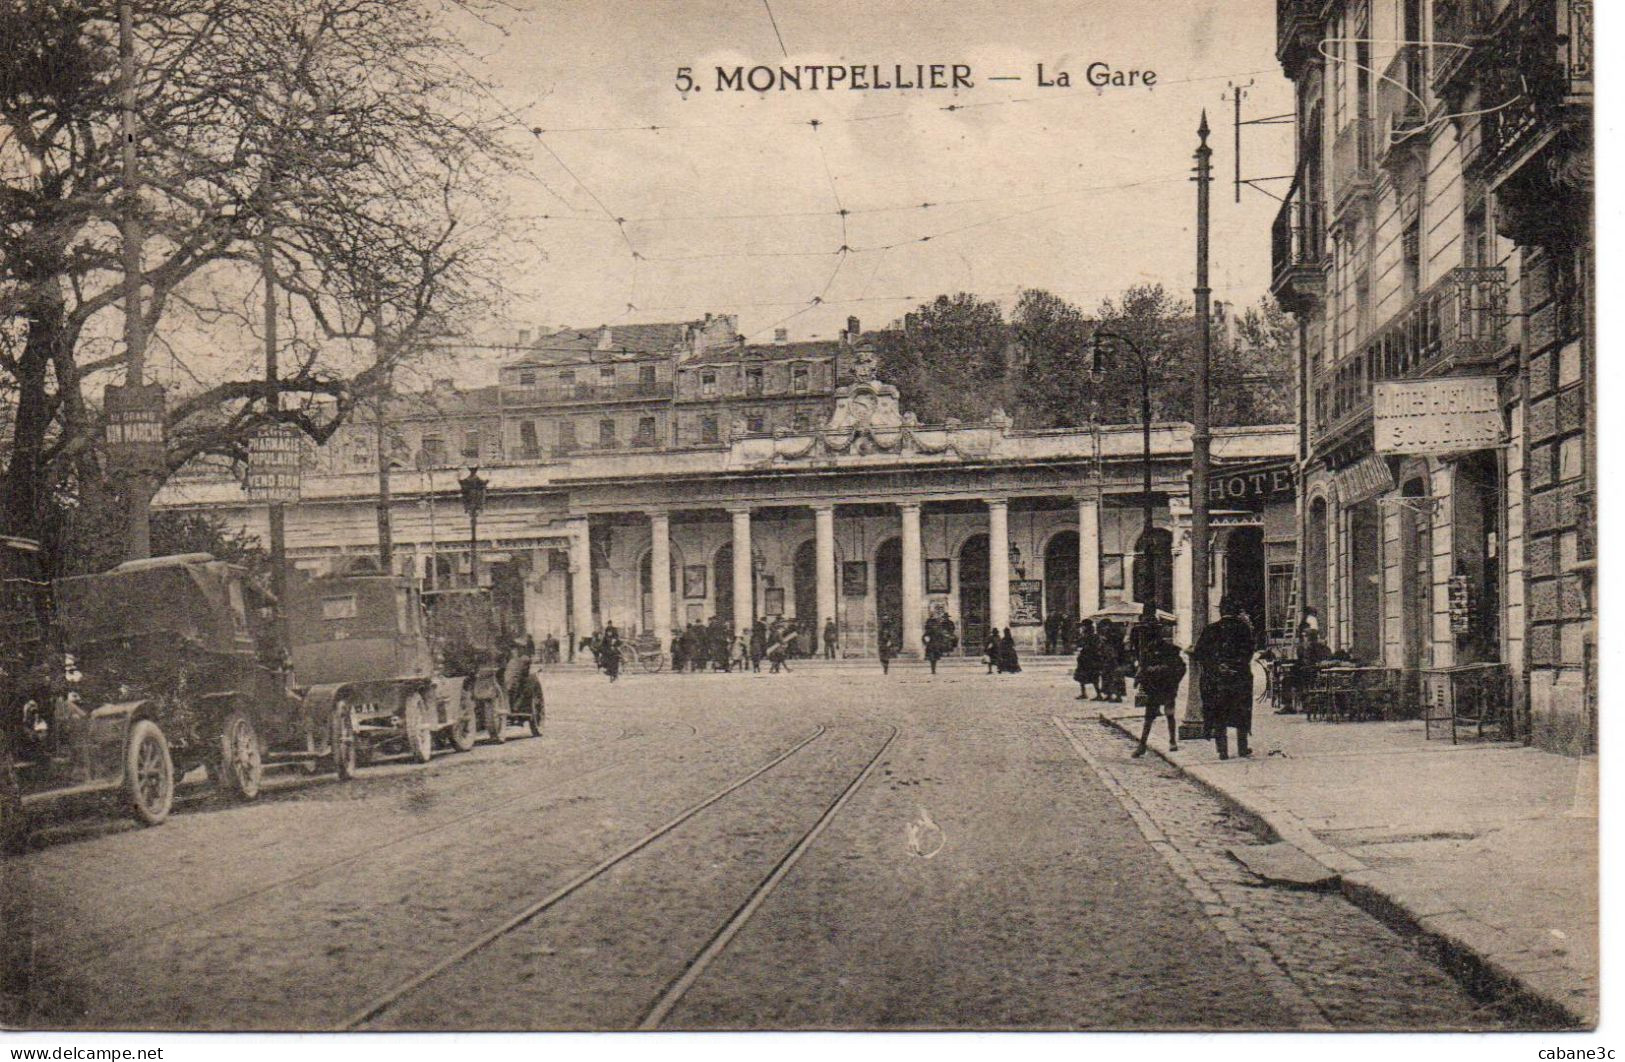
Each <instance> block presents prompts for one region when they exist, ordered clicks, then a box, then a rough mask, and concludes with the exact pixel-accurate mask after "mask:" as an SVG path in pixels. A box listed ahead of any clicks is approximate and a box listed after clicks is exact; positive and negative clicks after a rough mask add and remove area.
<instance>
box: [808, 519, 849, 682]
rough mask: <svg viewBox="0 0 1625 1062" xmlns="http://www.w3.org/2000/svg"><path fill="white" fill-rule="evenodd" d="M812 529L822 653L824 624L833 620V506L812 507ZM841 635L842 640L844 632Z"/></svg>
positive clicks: (819, 637) (819, 635)
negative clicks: (815, 550)
mask: <svg viewBox="0 0 1625 1062" xmlns="http://www.w3.org/2000/svg"><path fill="white" fill-rule="evenodd" d="M813 527H814V534H815V536H816V539H817V542H816V549H817V551H818V552H817V560H818V648H819V650H820V651H822V649H823V647H824V624H826V623H828V622H829V621H830V620H832V619H835V506H833V505H818V506H814V507H813ZM841 634H842V635H843V638H844V635H845V634H846V632H845V631H842V632H841ZM843 644H844V640H843Z"/></svg>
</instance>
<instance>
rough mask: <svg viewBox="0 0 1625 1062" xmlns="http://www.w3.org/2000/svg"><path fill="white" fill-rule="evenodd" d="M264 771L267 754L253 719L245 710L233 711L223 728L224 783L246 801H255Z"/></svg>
mask: <svg viewBox="0 0 1625 1062" xmlns="http://www.w3.org/2000/svg"><path fill="white" fill-rule="evenodd" d="M264 774H265V756H264V752H263V750H262V749H261V748H260V736H259V734H258V733H257V732H256V731H255V730H254V723H253V720H251V719H249V718H248V716H247V715H246V714H245V713H243V712H241V711H236V712H232V713H231V714H230V715H228V716H227V717H226V724H225V726H223V727H221V728H220V784H221V786H222V787H224V788H225V789H226V791H227V792H229V793H232V794H234V795H236V796H237V797H239V798H241V799H243V800H253V799H254V798H255V797H257V796H259V795H260V780H261V778H263V777H264Z"/></svg>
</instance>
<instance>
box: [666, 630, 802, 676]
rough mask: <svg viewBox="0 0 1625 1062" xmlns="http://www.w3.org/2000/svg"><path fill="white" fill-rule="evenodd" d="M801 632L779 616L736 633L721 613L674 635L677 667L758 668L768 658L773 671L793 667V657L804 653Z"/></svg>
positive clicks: (673, 663)
mask: <svg viewBox="0 0 1625 1062" xmlns="http://www.w3.org/2000/svg"><path fill="white" fill-rule="evenodd" d="M800 639H801V632H800V631H799V630H797V629H796V627H795V625H794V624H791V623H787V622H785V621H783V620H781V619H775V620H774V621H773V622H772V623H771V624H769V623H767V622H766V621H764V620H757V621H756V622H755V623H754V624H752V625H751V626H749V627H746V628H744V629H742V630H741V631H740V632H739V633H738V634H737V635H735V634H733V633H732V632H731V631H730V630H729V629H728V625H727V624H726V623H725V622H724V621H723V620H722V618H721V617H720V616H712V617H711V621H710V622H709V623H700V622H698V621H695V622H692V623H690V624H689V625H688V626H687V627H684V628H683V629H682V630H681V631H678V632H677V633H676V634H674V635H673V636H672V639H671V669H672V670H673V671H704V670H706V669H707V668H709V669H710V670H712V671H738V672H747V671H749V672H756V671H760V670H761V669H762V661H764V660H766V661H767V663H768V666H769V668H770V670H771V673H774V674H777V673H778V672H780V671H789V670H790V664H789V661H790V658H791V657H794V656H798V655H800V652H801V647H800Z"/></svg>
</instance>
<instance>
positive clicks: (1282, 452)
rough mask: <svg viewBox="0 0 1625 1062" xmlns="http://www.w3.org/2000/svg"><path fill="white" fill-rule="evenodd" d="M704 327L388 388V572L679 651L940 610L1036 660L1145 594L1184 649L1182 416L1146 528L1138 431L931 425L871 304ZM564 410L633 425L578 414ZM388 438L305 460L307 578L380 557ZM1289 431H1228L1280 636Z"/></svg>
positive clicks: (206, 479)
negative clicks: (463, 488) (772, 333)
mask: <svg viewBox="0 0 1625 1062" xmlns="http://www.w3.org/2000/svg"><path fill="white" fill-rule="evenodd" d="M713 321H720V322H722V324H723V328H721V329H720V330H719V329H717V328H715V327H713V326H712V325H711V322H704V321H701V322H692V323H690V324H689V325H687V326H673V327H667V328H659V327H655V326H637V327H638V328H639V329H641V332H639V333H636V335H638V336H639V337H641V340H642V341H643V345H644V346H645V347H647V346H655V347H657V348H660V349H657V350H653V351H651V350H648V349H642V350H639V349H634V347H635V346H636V345H637V344H636V343H629V337H630V336H631V335H632V333H626V332H622V333H621V334H617V330H615V329H604V330H591V331H585V332H580V333H574V335H575V337H576V338H575V339H573V340H569V342H566V339H567V335H566V333H553V334H550V335H548V336H544V337H542V338H541V339H540V340H538V341H537V347H538V348H554V349H550V350H545V351H544V350H540V349H538V350H534V351H531V352H527V353H525V354H523V355H522V356H520V357H519V358H517V359H515V360H514V361H513V362H512V363H510V364H508V365H505V366H503V367H502V369H501V372H500V374H499V379H500V380H501V381H502V382H501V383H499V384H498V385H497V386H496V387H492V388H483V389H476V390H474V391H471V392H467V393H464V392H458V391H456V390H455V389H454V388H451V387H450V385H449V384H446V385H442V386H440V387H437V388H436V389H435V391H434V393H433V394H432V395H422V396H410V397H405V398H401V399H398V400H396V401H395V402H394V403H392V404H391V405H390V407H389V412H388V413H387V414H386V425H385V427H386V431H387V433H388V435H387V438H386V446H385V447H384V451H385V452H387V453H390V454H393V455H394V457H393V459H392V460H391V461H390V464H391V466H392V468H391V471H390V472H389V473H388V475H389V479H390V482H389V498H390V501H389V506H388V513H389V522H390V533H391V537H392V539H393V544H394V547H393V553H394V556H393V565H394V567H395V569H396V570H397V571H399V572H402V573H411V574H414V575H416V576H418V577H420V578H421V579H422V580H423V581H424V583H425V585H429V586H442V587H444V586H451V585H457V586H466V585H468V584H469V582H470V580H471V579H478V581H479V582H480V584H482V585H488V586H490V587H491V588H492V591H493V594H494V595H495V596H496V597H497V600H498V601H499V602H500V603H501V605H502V607H503V609H504V610H505V612H506V613H507V614H508V615H509V616H510V619H511V621H512V622H513V623H514V625H515V626H516V627H518V626H520V625H522V627H523V629H524V630H526V631H528V632H529V633H530V634H532V635H534V636H535V637H536V638H537V639H538V640H539V641H540V640H542V639H544V638H546V637H547V636H548V635H549V634H552V635H554V636H555V637H557V638H558V639H559V641H560V642H561V643H562V644H564V645H567V646H573V645H575V644H577V643H578V642H579V640H580V639H581V638H582V637H585V636H587V635H589V634H591V633H592V632H593V631H595V630H598V629H600V628H602V627H603V626H604V625H606V624H608V623H610V622H613V623H614V624H615V626H616V627H617V628H618V629H619V630H620V631H622V632H623V634H630V635H639V634H649V635H653V636H654V637H656V638H659V639H660V641H661V644H662V645H669V642H670V637H671V634H672V632H673V631H674V630H676V629H679V628H680V627H681V626H683V625H685V624H687V623H689V622H691V621H700V622H709V621H710V619H711V618H712V617H713V616H720V617H722V618H723V620H724V621H725V622H726V623H727V625H728V626H729V628H730V629H732V630H735V631H738V630H740V629H741V628H744V627H746V626H748V625H749V624H750V623H751V622H752V621H753V619H755V618H762V619H767V620H772V619H774V618H782V619H783V620H785V621H787V622H793V623H795V624H797V625H798V626H799V627H800V628H801V629H802V630H803V631H805V632H806V633H807V634H808V635H811V634H812V633H813V632H815V631H816V632H822V630H823V629H824V625H825V623H826V622H827V621H828V620H830V619H833V620H834V621H835V622H836V624H837V629H838V631H839V639H840V653H841V655H843V656H847V657H862V656H872V655H874V654H875V653H876V651H877V638H878V632H879V630H880V625H881V624H882V623H890V624H892V625H893V627H894V629H896V630H898V631H899V632H900V634H901V645H902V651H903V652H904V653H905V654H908V655H918V654H919V653H920V652H921V635H922V630H923V626H924V623H925V620H926V619H927V617H929V616H931V615H932V614H934V613H937V612H939V611H940V612H941V613H943V614H946V615H947V616H948V617H950V618H951V619H953V620H954V622H955V624H956V625H957V627H958V630H959V632H960V642H961V651H962V652H965V653H968V654H971V655H976V654H979V653H980V652H981V647H982V644H983V641H984V639H985V634H986V632H987V631H988V630H989V629H990V628H998V629H1001V630H1002V629H1003V628H1005V627H1009V628H1010V629H1011V631H1012V633H1013V634H1014V636H1015V638H1016V640H1017V643H1018V645H1019V646H1020V647H1022V648H1023V649H1025V650H1027V651H1033V650H1035V649H1037V648H1039V647H1040V646H1041V645H1042V644H1043V639H1044V627H1043V623H1044V620H1045V618H1046V617H1047V616H1050V615H1054V614H1060V613H1065V614H1066V615H1068V616H1070V617H1072V618H1074V619H1077V618H1081V617H1087V616H1088V615H1090V614H1091V613H1093V612H1095V611H1097V610H1099V609H1101V608H1103V607H1106V606H1110V605H1113V604H1118V603H1121V602H1129V603H1134V602H1142V601H1145V600H1152V601H1154V602H1155V603H1156V604H1157V605H1158V607H1159V608H1161V609H1162V610H1164V611H1166V612H1169V613H1172V614H1174V615H1175V616H1176V617H1177V626H1178V630H1179V633H1180V635H1181V637H1182V638H1184V639H1186V640H1187V641H1188V639H1189V637H1190V630H1191V617H1190V614H1189V603H1188V597H1189V586H1190V579H1189V557H1190V552H1189V541H1188V530H1187V528H1188V514H1189V508H1190V506H1189V483H1188V477H1189V472H1190V459H1191V429H1190V425H1189V424H1186V423H1159V424H1155V425H1153V427H1152V432H1151V466H1152V493H1151V495H1150V501H1151V511H1152V527H1151V528H1150V529H1149V530H1147V529H1146V528H1145V527H1144V515H1143V514H1144V502H1145V499H1146V495H1145V494H1144V492H1143V488H1142V475H1143V469H1144V465H1145V462H1144V455H1143V440H1142V433H1141V429H1140V427H1139V426H1138V425H1111V426H1098V427H1095V428H1071V429H1057V430H1023V429H1018V428H1016V427H1015V426H1014V425H1013V424H1012V423H1011V421H1010V419H1009V418H1008V417H1005V416H1004V415H1002V414H1000V413H997V412H995V413H994V414H993V415H992V416H991V417H990V418H989V419H988V421H987V422H986V423H976V424H971V423H958V422H952V421H950V422H948V423H944V424H935V425H925V424H921V423H918V422H917V420H916V418H915V417H914V416H913V415H912V414H910V413H909V412H907V411H906V410H903V409H901V408H900V407H899V400H898V392H897V390H896V388H894V387H892V386H890V385H888V384H886V383H885V382H884V381H882V380H880V379H878V378H877V376H876V372H875V358H874V351H873V348H872V346H871V344H870V342H869V341H868V340H866V339H865V338H864V336H863V335H862V334H861V333H860V331H859V329H858V327H857V322H856V321H855V320H854V321H851V322H849V324H848V328H847V330H846V331H844V332H843V333H842V334H841V336H840V338H839V339H836V340H830V341H815V342H801V343H789V342H785V341H784V340H783V338H782V337H779V338H778V339H777V341H776V342H775V343H773V344H764V345H762V346H761V347H752V346H749V345H747V344H744V343H742V342H741V341H739V340H737V339H736V338H732V337H731V333H732V329H733V322H732V319H731V318H713ZM719 331H720V332H723V333H727V334H728V337H727V338H725V339H719V337H718V332H719ZM576 342H579V349H570V350H560V349H557V348H561V347H566V346H570V345H571V344H572V343H576ZM543 355H547V356H543ZM604 368H609V369H612V370H614V371H613V372H611V373H601V372H600V370H601V369H604ZM651 369H652V370H653V371H652V372H651V371H650V370H651ZM563 373H568V374H569V377H570V378H569V380H568V387H563V386H562V385H560V384H559V383H558V381H559V379H560V374H563ZM622 374H625V375H627V376H628V377H629V382H628V381H623V380H621V379H620V376H621V375H622ZM640 381H641V383H640ZM578 383H584V384H585V386H583V387H581V388H580V389H579V390H578V389H577V384H578ZM544 389H551V391H552V392H554V393H549V394H543V393H542V392H543V390H544ZM627 410H631V412H630V413H628V412H626V411H627ZM815 417H816V419H814V418H815ZM616 418H619V419H616ZM628 418H631V419H630V420H628ZM638 418H655V419H656V426H655V427H654V428H653V434H654V438H653V439H652V440H651V438H650V437H649V435H650V433H649V432H648V431H644V432H639V431H637V430H636V429H634V430H633V431H632V432H630V433H628V432H625V431H622V430H620V423H621V421H622V420H627V421H628V423H632V422H635V421H636V420H637V419H638ZM571 421H574V422H576V423H577V424H597V423H600V422H612V423H614V424H615V425H616V427H615V428H614V430H611V429H608V428H606V429H604V430H603V432H602V433H601V434H600V433H598V431H597V430H596V429H594V430H592V431H586V430H573V431H572V430H565V429H561V427H560V425H561V424H564V423H569V422H571ZM527 423H529V424H530V425H531V426H530V427H529V428H528V429H527V428H525V427H524V425H525V424H527ZM713 429H714V430H713ZM376 431H377V422H376V420H368V419H366V418H365V417H364V416H363V417H362V418H361V419H358V420H356V421H355V422H354V423H352V424H350V425H348V426H346V427H345V428H344V429H343V430H341V431H340V432H339V433H337V434H336V435H335V436H334V438H333V439H332V440H330V441H329V443H328V444H327V445H326V446H324V447H322V448H320V450H319V451H313V452H312V453H311V454H310V455H309V459H308V460H307V462H306V466H307V467H306V470H305V473H304V476H303V484H302V500H301V501H300V502H299V503H298V504H296V505H291V506H289V507H288V508H287V511H286V512H287V515H286V525H287V551H288V555H289V558H290V562H291V563H293V564H295V565H297V566H298V567H300V568H301V569H304V570H306V571H310V572H313V573H321V572H326V571H332V570H336V569H338V568H341V567H352V566H354V565H356V564H358V563H359V564H375V563H376V562H377V558H378V555H379V551H378V541H379V533H378V526H379V525H378V514H377V507H378V499H379V497H380V491H379V486H380V482H379V473H378V467H377V464H378V463H377V460H376V456H375V455H376V454H377V453H378V452H379V449H380V448H379V446H378V440H377V437H376V434H375V433H376ZM1295 439H1296V434H1295V430H1294V429H1293V428H1292V427H1291V426H1290V425H1278V426H1261V427H1246V428H1221V429H1218V430H1217V431H1215V433H1214V439H1213V455H1214V466H1215V475H1214V480H1213V484H1212V491H1211V494H1212V505H1213V510H1214V516H1213V520H1212V524H1213V533H1214V542H1213V545H1214V550H1215V552H1214V563H1213V573H1214V574H1213V584H1214V585H1213V587H1212V593H1211V594H1210V600H1211V601H1212V602H1213V603H1214V605H1215V607H1216V604H1217V602H1218V600H1219V598H1220V596H1222V594H1223V593H1225V592H1226V591H1227V590H1235V591H1236V592H1238V593H1241V594H1243V595H1244V596H1246V597H1247V599H1248V604H1249V607H1250V609H1251V611H1252V613H1253V616H1254V622H1255V624H1256V625H1258V626H1260V627H1262V628H1264V629H1266V630H1268V631H1269V632H1270V634H1271V636H1272V637H1276V638H1285V637H1288V636H1289V635H1290V630H1291V625H1292V623H1293V617H1292V608H1293V605H1292V598H1293V595H1294V594H1295V592H1296V591H1295V585H1294V578H1295V568H1294V565H1295V557H1296V555H1297V546H1296V539H1295V533H1294V503H1295V489H1294V477H1293V473H1292V469H1291V460H1292V456H1293V448H1294V442H1295ZM369 455H374V456H369ZM475 466H477V467H478V469H479V474H480V476H481V477H482V478H484V479H485V480H487V481H488V483H489V487H488V493H487V500H486V503H485V507H484V509H483V511H482V512H481V513H480V515H479V519H478V557H479V561H478V572H477V573H475V574H471V573H470V558H471V554H472V551H471V549H470V530H471V526H470V521H469V518H468V516H467V515H466V514H465V512H464V510H463V507H462V505H461V502H460V496H459V490H458V480H459V478H460V477H462V476H464V475H466V474H467V469H468V468H469V467H475ZM158 504H159V505H161V506H165V507H174V508H188V509H206V510H210V511H213V512H216V513H219V514H222V515H224V516H225V517H226V518H227V519H228V521H229V522H230V524H231V525H233V526H237V527H241V528H244V529H246V530H248V531H250V532H252V533H254V534H257V535H258V536H259V537H260V540H261V541H262V542H264V541H266V540H267V533H268V511H267V508H266V507H265V506H264V505H263V504H257V503H254V502H252V501H250V500H249V499H248V498H247V496H246V495H245V494H244V492H243V489H242V487H241V486H240V484H239V483H238V482H237V481H236V480H235V479H233V478H231V477H230V476H224V475H210V474H206V473H200V474H194V475H188V476H180V477H177V478H176V479H174V480H172V481H171V482H170V484H169V485H168V486H166V488H165V490H164V491H163V493H162V494H161V495H160V497H159V499H158ZM657 573H659V574H660V575H662V577H657Z"/></svg>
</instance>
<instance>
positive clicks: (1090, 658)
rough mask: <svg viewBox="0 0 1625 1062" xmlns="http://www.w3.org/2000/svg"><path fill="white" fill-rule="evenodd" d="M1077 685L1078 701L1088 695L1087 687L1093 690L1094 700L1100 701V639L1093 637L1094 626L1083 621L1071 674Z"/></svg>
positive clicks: (1079, 630) (1089, 621)
mask: <svg viewBox="0 0 1625 1062" xmlns="http://www.w3.org/2000/svg"><path fill="white" fill-rule="evenodd" d="M1072 678H1073V679H1074V680H1076V681H1077V683H1078V700H1080V701H1081V700H1084V699H1085V698H1086V697H1088V695H1089V689H1088V687H1089V686H1094V688H1095V700H1097V701H1098V700H1100V639H1098V638H1096V637H1095V625H1094V622H1093V621H1091V620H1084V621H1083V623H1081V624H1080V625H1079V626H1078V666H1077V668H1076V669H1075V670H1074V671H1073V672H1072Z"/></svg>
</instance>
